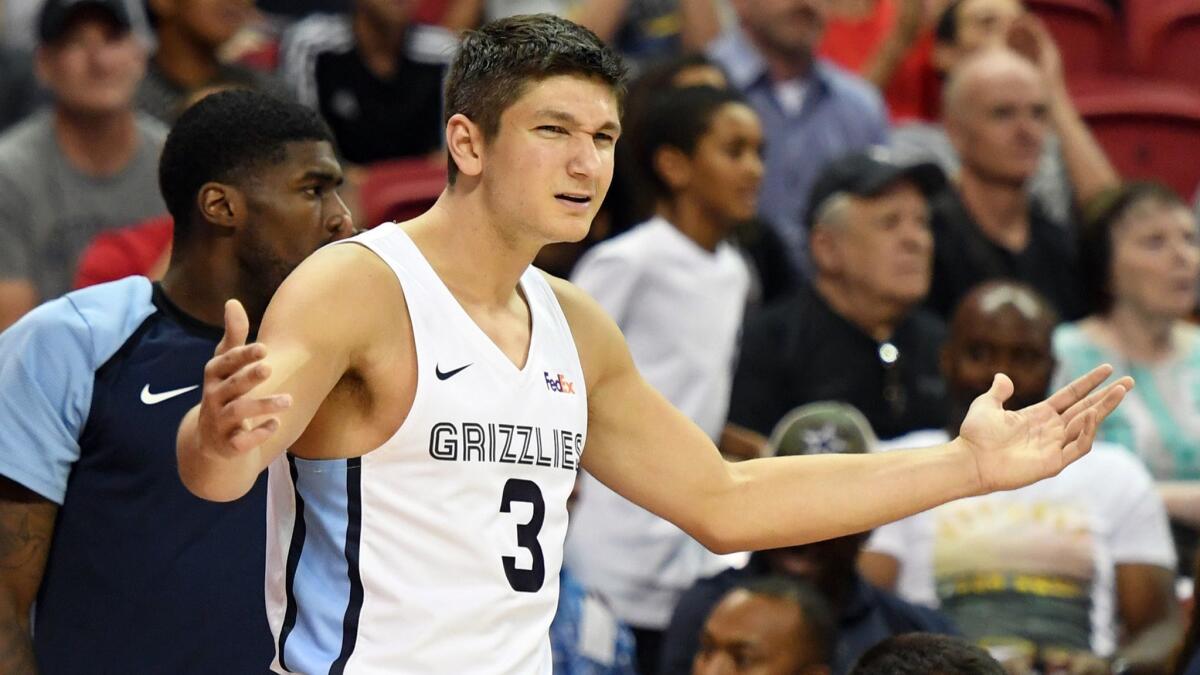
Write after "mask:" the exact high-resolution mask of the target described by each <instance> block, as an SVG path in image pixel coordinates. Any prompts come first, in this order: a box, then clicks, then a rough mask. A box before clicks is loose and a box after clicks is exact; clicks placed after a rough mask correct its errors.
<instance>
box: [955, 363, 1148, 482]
mask: <svg viewBox="0 0 1200 675" xmlns="http://www.w3.org/2000/svg"><path fill="white" fill-rule="evenodd" d="M1110 374H1112V367H1111V366H1109V365H1107V364H1106V365H1102V366H1099V367H1097V368H1096V369H1094V370H1092V371H1091V372H1090V373H1087V374H1086V375H1084V376H1083V377H1080V378H1079V379H1077V380H1075V381H1074V382H1072V383H1070V384H1068V385H1067V386H1065V387H1063V388H1062V389H1060V390H1058V391H1057V392H1055V393H1054V394H1053V395H1051V396H1050V397H1049V398H1047V399H1046V400H1044V401H1042V402H1041V403H1037V404H1035V405H1031V406H1029V407H1028V408H1024V409H1022V410H1005V409H1004V402H1005V401H1007V400H1008V398H1009V397H1010V396H1012V393H1013V383H1012V380H1010V379H1008V376H1006V375H1003V374H998V375H996V377H995V380H994V381H993V382H992V388H991V389H990V390H988V391H987V392H986V393H985V394H983V395H982V396H980V397H979V398H976V399H975V401H974V402H973V403H972V404H971V408H970V410H969V411H968V412H967V417H966V419H965V420H963V424H962V429H961V430H960V432H959V434H960V435H959V437H958V439H956V441H955V443H957V444H959V445H961V446H962V447H963V448H964V449H965V450H966V451H967V452H969V453H970V456H971V457H972V458H973V459H974V462H975V467H976V469H977V470H978V473H979V486H980V491H981V492H984V493H986V492H994V491H996V490H1011V489H1014V488H1018V487H1022V486H1025V485H1029V484H1030V483H1034V482H1037V481H1039V480H1041V479H1043V478H1049V477H1050V476H1055V475H1057V474H1058V473H1059V472H1060V471H1062V470H1063V468H1065V467H1066V466H1067V465H1068V464H1070V463H1071V462H1073V461H1075V460H1077V459H1079V458H1080V457H1082V456H1084V455H1085V454H1087V452H1088V451H1089V450H1091V448H1092V441H1093V440H1095V438H1096V428H1097V427H1098V426H1099V424H1100V422H1101V421H1102V420H1103V419H1104V418H1105V417H1106V416H1107V415H1108V414H1109V413H1111V412H1112V411H1113V410H1115V409H1116V407H1117V405H1118V404H1120V402H1121V399H1123V398H1124V397H1125V394H1126V392H1128V391H1129V390H1131V389H1133V379H1132V378H1129V377H1123V378H1121V379H1119V380H1117V381H1116V382H1113V383H1111V384H1109V385H1108V386H1106V387H1103V388H1100V385H1101V384H1103V382H1104V381H1105V380H1106V379H1107V378H1108V376H1109V375H1110Z"/></svg>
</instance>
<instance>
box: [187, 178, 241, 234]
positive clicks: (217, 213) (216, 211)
mask: <svg viewBox="0 0 1200 675" xmlns="http://www.w3.org/2000/svg"><path fill="white" fill-rule="evenodd" d="M196 206H197V207H198V208H199V209H200V215H201V216H203V217H204V220H206V221H207V222H209V223H211V224H213V225H218V226H221V227H234V228H236V227H238V226H239V225H240V224H241V220H242V218H243V217H244V216H245V212H246V199H245V196H244V195H242V193H241V191H240V190H238V189H237V188H235V187H233V186H232V185H228V184H226V183H205V184H204V185H202V186H201V187H200V191H199V193H198V194H197V197H196Z"/></svg>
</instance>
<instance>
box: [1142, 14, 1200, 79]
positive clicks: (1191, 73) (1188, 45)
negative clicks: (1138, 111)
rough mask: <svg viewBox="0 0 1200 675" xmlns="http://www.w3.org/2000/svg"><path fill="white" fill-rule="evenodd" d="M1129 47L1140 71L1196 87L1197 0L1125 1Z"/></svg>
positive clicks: (1199, 47) (1198, 75)
mask: <svg viewBox="0 0 1200 675" xmlns="http://www.w3.org/2000/svg"><path fill="white" fill-rule="evenodd" d="M1125 5H1126V10H1125V11H1126V13H1127V15H1128V19H1127V21H1128V25H1129V49H1130V54H1131V57H1132V61H1133V65H1134V67H1135V68H1137V70H1139V71H1140V72H1143V73H1147V74H1151V75H1154V76H1156V77H1166V78H1170V79H1174V80H1178V81H1181V82H1188V83H1191V84H1192V85H1193V86H1194V87H1195V88H1197V89H1200V69H1198V68H1197V67H1196V54H1197V52H1198V51H1200V0H1142V1H1141V2H1127V3H1125Z"/></svg>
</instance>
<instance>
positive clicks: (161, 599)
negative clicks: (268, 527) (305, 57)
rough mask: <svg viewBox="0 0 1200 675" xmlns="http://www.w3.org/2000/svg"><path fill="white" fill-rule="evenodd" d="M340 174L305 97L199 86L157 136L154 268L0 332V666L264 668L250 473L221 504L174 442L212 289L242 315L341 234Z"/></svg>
mask: <svg viewBox="0 0 1200 675" xmlns="http://www.w3.org/2000/svg"><path fill="white" fill-rule="evenodd" d="M340 176H341V172H340V169H339V168H338V163H337V160H336V159H335V156H334V152H333V145H332V137H331V136H330V133H329V130H328V129H327V128H326V127H325V125H324V124H323V123H322V122H321V121H320V119H319V118H318V117H317V116H316V115H315V114H314V113H313V112H312V111H310V110H308V109H306V108H303V107H301V106H299V105H297V104H288V103H281V102H279V101H277V100H275V99H273V98H269V97H266V96H262V95H260V94H256V93H252V92H245V91H239V92H228V93H224V94H218V95H215V96H213V97H210V98H209V99H206V100H205V101H203V102H201V103H200V104H198V105H197V106H196V107H195V108H194V109H192V110H191V111H189V112H188V113H187V114H185V115H184V116H183V117H182V118H181V119H180V121H179V123H178V124H177V125H176V126H175V128H174V130H173V131H172V134H171V135H170V137H168V139H167V142H166V146H165V148H164V150H163V156H162V164H161V177H162V193H163V196H164V199H165V201H166V202H167V204H169V205H170V208H171V212H172V213H173V214H174V216H175V222H176V223H178V224H179V226H178V227H177V228H176V230H175V247H174V252H173V256H172V260H171V266H170V268H169V269H168V271H167V274H166V277H165V278H164V280H163V281H162V283H161V284H153V285H152V284H151V283H150V282H149V281H148V280H146V279H145V278H130V279H125V280H122V281H116V282H113V283H108V284H103V285H100V286H95V287H92V288H89V289H86V290H83V291H78V292H75V293H71V294H69V295H67V296H65V297H63V298H60V299H58V300H54V301H52V302H48V303H46V304H44V305H42V306H41V307H39V308H37V309H36V310H34V311H33V312H31V313H30V314H28V315H27V316H26V317H25V318H24V319H22V320H21V321H19V322H18V323H17V324H16V325H15V326H13V327H12V328H10V329H9V330H8V331H6V332H4V333H2V334H0V427H3V428H4V430H5V432H4V434H2V435H0V541H3V542H5V543H4V545H3V546H0V644H3V645H4V649H3V651H2V652H0V653H2V655H0V662H3V664H4V665H5V666H6V667H0V670H2V671H3V672H5V673H17V672H20V673H32V672H35V670H36V672H38V673H42V674H43V675H56V674H69V673H196V674H201V673H204V674H211V673H261V672H264V671H265V670H266V667H267V664H268V663H269V662H270V659H271V656H272V654H273V653H274V648H273V645H272V641H271V635H270V631H269V630H268V627H267V621H266V615H265V614H264V612H263V607H264V602H265V600H264V596H263V584H262V570H263V566H264V564H265V558H264V556H265V550H264V542H265V540H266V532H265V522H266V521H265V518H264V513H265V509H266V480H265V476H261V477H260V480H259V481H258V483H257V485H256V487H255V488H254V489H253V490H252V491H251V492H250V494H248V495H247V496H245V497H244V498H242V499H239V500H237V501H234V502H230V503H227V504H215V503H211V502H205V501H202V500H200V499H197V498H196V497H194V496H192V495H191V494H190V493H189V492H188V491H187V489H186V488H184V486H183V485H182V484H181V483H180V481H179V478H178V476H177V469H176V461H175V452H174V448H173V443H174V441H173V439H174V438H175V433H176V431H177V429H178V426H179V420H180V419H181V418H182V416H183V414H184V413H185V412H186V411H187V409H188V408H189V407H190V406H191V405H193V404H194V403H195V402H196V401H197V400H199V397H200V391H199V390H198V385H199V383H200V379H201V372H202V371H203V370H204V365H205V362H206V361H207V360H208V358H209V357H211V356H212V353H213V350H214V349H215V348H216V346H217V343H218V340H220V339H221V335H222V333H223V328H222V326H221V324H222V318H223V315H224V307H225V303H226V302H227V300H228V299H229V298H236V299H238V300H240V301H241V302H242V303H243V304H244V305H245V307H246V308H247V310H248V312H249V316H250V317H252V319H251V320H252V322H253V323H254V325H257V323H258V321H259V320H260V319H261V316H262V313H263V311H264V310H265V308H266V304H267V301H268V300H269V299H270V297H271V295H272V294H273V293H274V291H275V289H276V288H277V287H278V286H279V284H280V283H282V282H283V279H284V277H285V276H286V275H287V274H288V273H289V272H290V271H291V269H292V268H294V267H295V266H296V265H298V264H299V263H300V261H301V260H302V259H303V258H304V257H305V256H307V255H308V254H310V253H312V252H313V251H314V250H316V249H317V248H318V247H319V246H321V245H322V244H324V243H326V242H328V241H330V240H332V239H337V238H341V237H345V236H348V235H349V234H351V231H352V229H353V227H352V224H351V222H350V217H349V213H348V212H347V211H346V208H345V206H344V205H343V204H342V202H341V200H340V199H339V198H338V196H337V192H336V186H337V183H338V181H339V180H340ZM139 390H140V394H139ZM35 597H36V603H37V611H36V613H35V615H34V616H33V619H32V620H33V622H34V626H33V631H32V637H31V635H30V605H31V604H33V603H34V600H35ZM35 657H36V668H35V664H34V660H35Z"/></svg>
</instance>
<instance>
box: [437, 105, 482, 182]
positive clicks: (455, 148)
mask: <svg viewBox="0 0 1200 675" xmlns="http://www.w3.org/2000/svg"><path fill="white" fill-rule="evenodd" d="M446 150H447V151H448V152H449V153H450V159H452V160H454V163H455V164H457V165H458V172H459V173H461V174H463V175H464V176H478V175H479V174H480V173H482V172H483V130H482V129H480V128H479V125H477V124H475V123H474V122H472V121H471V120H470V118H468V117H467V116H466V115H464V114H462V113H456V114H454V115H452V116H451V117H450V119H449V120H447V121H446Z"/></svg>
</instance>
